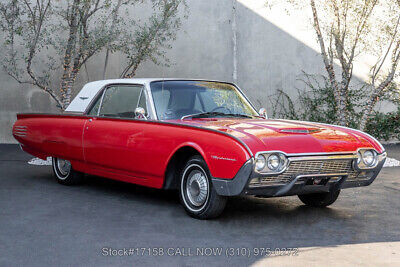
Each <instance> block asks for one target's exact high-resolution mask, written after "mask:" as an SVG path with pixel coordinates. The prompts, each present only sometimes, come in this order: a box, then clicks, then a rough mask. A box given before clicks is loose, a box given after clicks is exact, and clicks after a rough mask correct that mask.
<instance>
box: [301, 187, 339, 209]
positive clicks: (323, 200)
mask: <svg viewBox="0 0 400 267" xmlns="http://www.w3.org/2000/svg"><path fill="white" fill-rule="evenodd" d="M339 194H340V190H336V191H331V192H327V193H313V194H305V195H298V197H299V198H300V200H301V201H302V202H303V203H304V204H306V205H307V206H311V207H326V206H329V205H331V204H333V203H334V202H335V201H336V199H337V198H338V197H339Z"/></svg>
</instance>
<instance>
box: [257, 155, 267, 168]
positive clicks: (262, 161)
mask: <svg viewBox="0 0 400 267" xmlns="http://www.w3.org/2000/svg"><path fill="white" fill-rule="evenodd" d="M264 167H265V157H264V156H263V155H261V154H260V155H258V156H257V159H256V170H257V171H261V170H262V169H264Z"/></svg>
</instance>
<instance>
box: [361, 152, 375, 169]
mask: <svg viewBox="0 0 400 267" xmlns="http://www.w3.org/2000/svg"><path fill="white" fill-rule="evenodd" d="M362 160H363V162H364V164H365V165H367V166H368V167H370V166H372V165H374V162H375V154H374V152H373V151H371V150H367V151H365V152H364V155H363V157H362Z"/></svg>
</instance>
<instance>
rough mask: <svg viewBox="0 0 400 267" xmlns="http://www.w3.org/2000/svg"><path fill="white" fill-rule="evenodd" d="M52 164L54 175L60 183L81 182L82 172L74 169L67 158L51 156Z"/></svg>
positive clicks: (71, 183) (73, 183)
mask: <svg viewBox="0 0 400 267" xmlns="http://www.w3.org/2000/svg"><path fill="white" fill-rule="evenodd" d="M52 166H53V173H54V177H55V178H56V180H57V181H58V182H59V183H60V184H63V185H75V184H80V183H82V182H83V178H84V175H83V173H80V172H77V171H75V170H74V169H73V168H72V164H71V162H69V161H68V160H64V159H60V158H52Z"/></svg>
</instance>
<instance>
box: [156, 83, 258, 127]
mask: <svg viewBox="0 0 400 267" xmlns="http://www.w3.org/2000/svg"><path fill="white" fill-rule="evenodd" d="M150 88H151V92H152V95H153V100H154V106H155V109H156V112H157V116H158V118H159V119H160V120H175V119H181V118H182V117H185V116H188V117H227V116H228V117H239V118H241V117H253V116H258V114H257V113H256V112H255V110H254V109H253V108H252V106H251V105H250V104H249V102H248V101H247V100H246V98H245V97H244V96H243V95H242V94H241V93H240V92H239V90H238V89H237V88H236V87H235V86H233V85H231V84H228V83H222V82H211V81H157V82H152V83H150Z"/></svg>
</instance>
